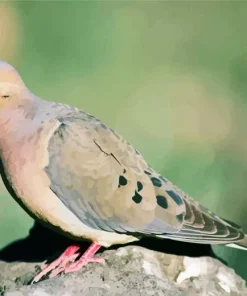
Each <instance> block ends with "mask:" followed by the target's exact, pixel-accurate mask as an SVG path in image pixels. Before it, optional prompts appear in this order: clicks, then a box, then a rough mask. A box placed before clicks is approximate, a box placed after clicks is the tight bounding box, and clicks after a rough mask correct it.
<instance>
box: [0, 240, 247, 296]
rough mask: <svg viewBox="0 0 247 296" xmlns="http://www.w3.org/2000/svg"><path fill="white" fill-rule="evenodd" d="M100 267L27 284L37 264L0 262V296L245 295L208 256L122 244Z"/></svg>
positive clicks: (234, 278)
mask: <svg viewBox="0 0 247 296" xmlns="http://www.w3.org/2000/svg"><path fill="white" fill-rule="evenodd" d="M102 257H104V258H105V259H106V264H105V265H99V264H96V263H90V264H88V265H87V266H86V267H84V268H83V269H82V270H81V271H78V272H76V273H70V274H66V275H61V276H57V277H56V278H54V279H51V280H44V281H42V282H40V283H38V284H34V285H27V283H28V282H29V281H30V280H31V279H32V277H33V275H34V274H35V273H36V272H37V271H38V266H39V264H37V263H24V262H21V263H4V262H0V270H1V274H0V292H1V294H0V295H5V296H24V295H25V296H26V295H34V296H53V295H60V296H70V295H75V296H77V295H83V296H101V295H104V296H108V295H109V296H113V295H114V296H120V295H121V296H125V295H128V296H139V295H158V296H159V295H160V296H161V295H165V296H196V295H205V296H206V295H208V296H229V295H232V296H237V295H241V296H245V295H247V289H246V287H245V282H244V280H243V279H241V278H240V277H239V276H238V275H236V274H235V272H234V271H233V270H232V269H230V268H228V267H226V266H225V265H223V264H222V263H221V262H219V261H218V260H216V259H212V258H210V257H201V258H190V257H183V256H176V255H168V254H164V253H160V252H155V251H150V250H148V249H145V248H142V247H137V246H127V247H122V248H119V249H118V250H109V251H105V252H104V253H103V254H102Z"/></svg>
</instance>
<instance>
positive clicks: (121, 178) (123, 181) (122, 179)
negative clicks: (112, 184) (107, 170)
mask: <svg viewBox="0 0 247 296" xmlns="http://www.w3.org/2000/svg"><path fill="white" fill-rule="evenodd" d="M127 183H128V181H127V179H126V178H125V177H124V176H119V181H118V187H120V186H125V185H127Z"/></svg>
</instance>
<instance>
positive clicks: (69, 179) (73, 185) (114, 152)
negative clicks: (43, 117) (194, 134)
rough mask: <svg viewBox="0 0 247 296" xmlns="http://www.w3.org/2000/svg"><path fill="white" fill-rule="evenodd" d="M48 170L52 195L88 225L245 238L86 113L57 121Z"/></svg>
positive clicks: (197, 238)
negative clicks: (157, 171) (155, 169)
mask: <svg viewBox="0 0 247 296" xmlns="http://www.w3.org/2000/svg"><path fill="white" fill-rule="evenodd" d="M58 120H59V122H60V125H59V127H58V128H57V129H56V131H55V132H54V133H53V135H52V136H51V138H50V140H49V145H48V153H49V164H48V166H47V167H46V168H45V171H46V173H47V175H48V176H49V178H50V180H51V185H50V187H51V189H52V191H53V192H54V193H55V194H56V195H57V196H58V197H59V199H60V200H61V201H62V202H63V203H64V204H65V205H66V206H67V207H68V208H69V209H70V210H71V211H72V212H73V213H74V214H75V215H76V216H77V217H78V218H79V219H80V220H81V221H82V222H83V223H84V224H86V225H88V226H90V227H92V228H95V229H101V230H105V231H115V232H119V233H142V234H146V235H156V236H160V237H167V238H172V239H176V240H182V241H188V242H196V243H197V242H198V243H228V242H232V241H237V240H240V239H242V238H243V237H244V234H243V232H242V231H241V230H240V229H237V228H236V227H234V226H233V225H232V224H230V223H228V222H226V221H224V220H223V219H221V218H219V217H217V216H216V215H215V214H214V213H212V212H210V211H209V210H208V209H206V208H204V207H202V206H201V205H200V204H199V203H197V202H195V201H194V200H193V199H192V198H190V197H189V196H188V195H186V194H185V193H184V192H182V191H181V190H180V189H179V188H177V187H176V186H175V185H173V184H172V183H171V182H170V181H169V180H167V179H166V178H164V177H162V176H161V175H159V174H157V173H156V172H155V171H154V170H153V169H152V168H151V167H150V166H149V165H148V164H147V163H146V161H145V160H144V158H143V156H142V155H141V154H140V153H139V152H138V151H136V150H135V149H134V148H133V147H132V146H131V145H130V144H129V143H128V142H127V141H125V140H124V139H123V138H122V137H121V136H120V135H118V134H117V133H116V132H115V131H114V130H112V129H110V128H108V127H107V126H105V125H104V124H102V123H101V122H100V121H99V120H97V119H95V118H94V117H92V116H91V115H88V114H87V113H84V112H82V111H79V112H75V113H74V114H71V115H69V116H64V117H60V118H58Z"/></svg>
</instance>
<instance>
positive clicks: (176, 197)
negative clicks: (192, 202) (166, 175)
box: [166, 190, 183, 206]
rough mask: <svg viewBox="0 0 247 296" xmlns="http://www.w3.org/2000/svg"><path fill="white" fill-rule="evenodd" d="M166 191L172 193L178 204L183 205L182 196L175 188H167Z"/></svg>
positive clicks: (171, 195)
mask: <svg viewBox="0 0 247 296" xmlns="http://www.w3.org/2000/svg"><path fill="white" fill-rule="evenodd" d="M166 192H167V193H168V194H169V195H170V197H171V198H172V199H173V200H174V201H175V203H176V204H177V205H179V206H180V205H183V200H182V198H181V197H180V196H179V195H178V194H177V193H176V192H175V191H173V190H166Z"/></svg>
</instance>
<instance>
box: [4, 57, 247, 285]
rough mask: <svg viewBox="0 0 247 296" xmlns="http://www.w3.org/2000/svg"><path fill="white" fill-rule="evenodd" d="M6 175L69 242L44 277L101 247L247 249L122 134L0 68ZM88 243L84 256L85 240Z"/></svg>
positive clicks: (74, 266) (237, 230) (81, 262)
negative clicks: (141, 243)
mask: <svg viewBox="0 0 247 296" xmlns="http://www.w3.org/2000/svg"><path fill="white" fill-rule="evenodd" d="M0 160H1V170H0V173H1V176H2V179H3V182H4V184H5V186H6V188H7V190H8V191H9V193H10V195H12V197H13V198H14V199H15V200H16V201H17V203H18V204H19V205H20V206H21V207H22V208H23V209H24V210H25V211H26V212H27V213H28V214H29V215H30V216H31V217H32V218H34V219H35V220H36V221H37V222H39V223H41V224H42V225H44V226H46V227H48V228H50V229H52V230H54V231H55V232H58V233H59V234H61V235H63V236H66V237H69V238H71V239H73V242H74V243H72V245H70V246H69V247H68V248H67V249H66V250H65V251H64V252H63V253H62V254H61V255H60V256H59V257H58V258H57V259H56V260H55V261H53V262H52V263H50V264H46V265H44V266H43V268H42V270H41V271H40V273H38V274H37V275H36V276H34V278H33V281H32V283H35V282H38V281H40V280H41V279H42V278H43V277H44V276H48V277H49V278H52V277H54V276H57V275H58V274H60V273H69V272H74V271H77V270H79V269H81V268H82V267H83V266H85V265H86V264H87V263H89V262H95V263H102V264H103V263H104V259H103V258H100V257H97V256H94V255H95V253H96V252H97V251H98V250H99V249H100V248H101V247H102V246H103V247H106V248H107V247H110V246H111V245H115V244H127V243H130V242H135V241H138V240H140V239H142V238H143V237H145V236H149V237H154V238H157V239H171V240H177V241H183V242H192V243H198V244H223V245H226V246H231V247H237V248H242V249H247V235H246V234H245V233H244V232H243V230H242V229H241V227H239V226H238V225H236V224H235V223H233V222H230V221H228V220H224V219H223V218H220V217H219V216H217V215H216V214H214V213H213V212H212V211H210V210H209V209H207V208H206V207H204V206H203V205H201V204H200V203H199V202H197V201H196V200H195V199H193V198H192V197H191V196H189V195H188V194H186V193H185V192H183V191H182V190H181V189H179V188H178V187H177V186H176V185H175V184H173V183H172V182H171V181H170V180H168V179H167V178H166V177H164V176H162V175H161V174H160V173H158V172H157V171H155V170H154V169H153V168H152V167H151V166H150V165H148V163H147V162H146V161H145V159H144V157H143V156H142V155H141V153H140V152H138V151H137V150H136V149H135V148H134V147H133V146H132V145H131V144H130V143H128V142H127V141H126V140H125V139H124V138H123V137H122V136H120V135H119V134H118V133H117V132H115V131H114V130H113V129H112V128H110V127H108V126H106V125H105V124H103V123H102V122H101V121H100V120H99V119H97V118H95V117H94V116H92V115H90V114H88V113H86V112H85V111H83V110H81V109H78V108H76V107H73V106H69V105H65V104H63V103H57V102H52V101H48V100H44V99H41V98H39V97H38V96H36V95H35V94H33V93H32V92H31V91H30V90H29V89H28V88H27V87H26V85H25V83H24V81H23V79H22V78H21V76H20V75H19V73H18V72H17V70H16V69H15V68H14V67H13V66H11V65H10V64H8V63H7V62H5V61H1V62H0ZM82 240H87V241H90V242H91V244H90V246H89V248H88V249H87V250H86V252H85V253H84V254H81V253H80V241H82Z"/></svg>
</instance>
